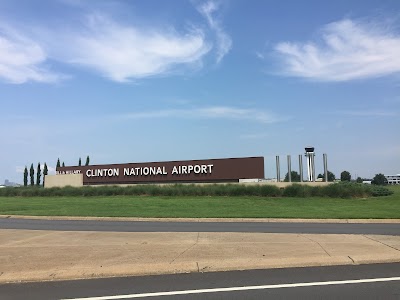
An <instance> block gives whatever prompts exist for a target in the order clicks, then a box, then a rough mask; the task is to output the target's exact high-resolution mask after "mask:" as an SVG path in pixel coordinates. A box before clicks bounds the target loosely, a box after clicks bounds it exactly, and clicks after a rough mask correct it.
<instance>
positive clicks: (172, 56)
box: [54, 14, 210, 82]
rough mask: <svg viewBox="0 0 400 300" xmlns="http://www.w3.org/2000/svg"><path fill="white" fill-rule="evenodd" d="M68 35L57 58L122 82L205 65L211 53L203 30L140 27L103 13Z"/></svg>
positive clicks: (56, 54)
mask: <svg viewBox="0 0 400 300" xmlns="http://www.w3.org/2000/svg"><path fill="white" fill-rule="evenodd" d="M66 36H67V37H66V38H65V41H66V43H64V44H63V47H62V48H60V47H58V48H57V51H56V52H55V53H54V55H55V58H56V59H59V60H61V61H65V62H68V63H71V64H76V65H81V66H84V67H87V68H89V69H93V70H96V71H99V72H100V73H101V74H103V75H104V76H105V77H108V78H110V79H112V80H114V81H118V82H125V81H129V80H131V79H136V78H145V77H149V76H154V75H160V74H165V73H167V72H170V71H172V70H173V69H174V68H175V67H178V66H188V65H195V64H201V58H202V57H203V55H205V54H206V53H207V52H208V51H209V50H210V46H209V45H208V44H207V43H206V41H205V38H204V34H203V32H202V31H200V30H199V29H195V28H192V29H191V30H189V31H188V32H186V33H184V34H181V33H178V32H176V31H175V30H173V29H170V30H166V29H161V28H139V27H135V26H133V25H123V24H120V23H118V22H116V21H114V20H112V19H111V18H108V17H106V16H104V15H100V14H92V15H90V16H89V17H88V18H87V22H86V26H85V28H79V30H77V31H76V32H72V33H70V34H66Z"/></svg>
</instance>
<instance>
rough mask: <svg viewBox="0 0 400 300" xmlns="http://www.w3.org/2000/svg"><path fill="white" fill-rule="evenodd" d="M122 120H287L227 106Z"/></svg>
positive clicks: (130, 116) (160, 112)
mask: <svg viewBox="0 0 400 300" xmlns="http://www.w3.org/2000/svg"><path fill="white" fill-rule="evenodd" d="M119 118H122V119H154V118H187V119H227V120H246V121H253V122H254V121H255V122H258V123H266V124H268V123H276V122H281V121H285V120H287V118H283V117H280V116H277V115H275V114H273V113H269V112H265V111H260V110H257V109H244V108H237V107H227V106H211V107H205V108H193V109H166V110H157V111H148V112H138V113H132V114H126V115H123V116H120V117H119Z"/></svg>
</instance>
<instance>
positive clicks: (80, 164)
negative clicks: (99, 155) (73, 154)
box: [78, 157, 82, 166]
mask: <svg viewBox="0 0 400 300" xmlns="http://www.w3.org/2000/svg"><path fill="white" fill-rule="evenodd" d="M78 166H82V160H81V158H80V157H79V162H78Z"/></svg>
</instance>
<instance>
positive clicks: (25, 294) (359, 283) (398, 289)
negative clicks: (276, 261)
mask: <svg viewBox="0 0 400 300" xmlns="http://www.w3.org/2000/svg"><path fill="white" fill-rule="evenodd" d="M366 279H372V282H363V280H366ZM348 280H352V281H351V282H348ZM377 280H378V281H377ZM379 280H382V281H379ZM387 280H391V281H387ZM346 281H347V282H346ZM303 283H307V285H309V286H304V284H303ZM283 284H284V285H285V286H281V285H283ZM204 289H207V291H204ZM221 289H223V290H222V291H221ZM237 289H241V290H237ZM176 291H179V292H178V293H181V295H178V294H177V293H176ZM163 292H170V295H163ZM144 293H159V294H156V295H155V294H147V296H146V295H143V294H144ZM123 295H131V296H128V297H126V296H125V297H124V296H123ZM110 296H113V298H110ZM133 296H135V297H133ZM145 296H146V297H151V298H152V299H154V298H155V299H164V300H167V299H267V298H269V299H400V263H397V264H375V265H359V266H335V267H313V268H292V269H272V270H254V271H234V272H217V273H192V274H178V275H160V276H144V277H125V278H108V279H91V280H75V281H58V282H57V281H54V282H40V283H19V284H18V283H13V284H4V285H0V299H9V300H18V299H24V300H25V299H30V300H36V299H38V300H39V299H40V300H46V299H80V298H87V297H89V299H91V298H92V299H96V298H93V297H104V298H102V299H104V300H105V299H132V298H146V297H145Z"/></svg>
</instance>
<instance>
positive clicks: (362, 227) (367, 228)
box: [0, 218, 400, 235]
mask: <svg viewBox="0 0 400 300" xmlns="http://www.w3.org/2000/svg"><path fill="white" fill-rule="evenodd" d="M0 228H1V229H30V230H60V231H109V232H265V233H321V234H384V235H400V223H388V224H376V223H367V224H361V223H292V222H290V223H285V222H272V223H267V222H142V221H107V222H104V221H95V220H45V219H25V218H24V219H20V218H0Z"/></svg>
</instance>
